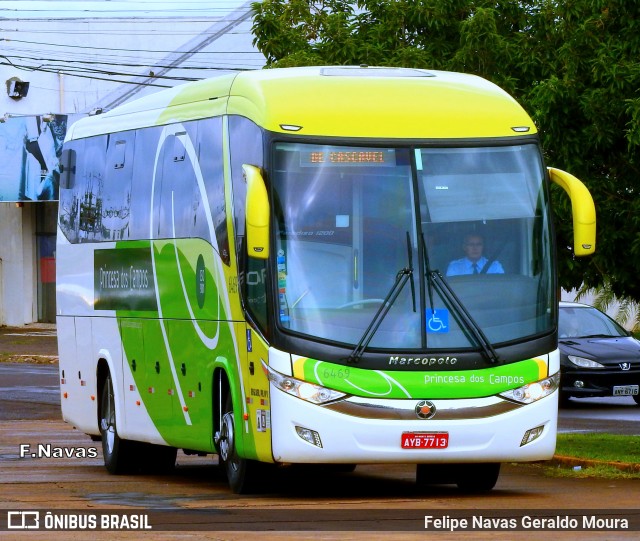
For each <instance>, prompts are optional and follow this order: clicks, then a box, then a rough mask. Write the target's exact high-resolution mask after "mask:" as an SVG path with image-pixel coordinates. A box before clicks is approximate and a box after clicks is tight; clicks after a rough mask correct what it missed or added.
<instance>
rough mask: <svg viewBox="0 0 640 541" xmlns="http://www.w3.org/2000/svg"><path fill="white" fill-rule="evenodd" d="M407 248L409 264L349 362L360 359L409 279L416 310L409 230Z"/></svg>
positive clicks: (396, 280)
mask: <svg viewBox="0 0 640 541" xmlns="http://www.w3.org/2000/svg"><path fill="white" fill-rule="evenodd" d="M407 250H408V258H409V266H408V267H405V268H403V269H400V270H399V271H398V273H397V274H396V279H395V281H394V282H393V285H392V286H391V289H390V290H389V293H387V296H386V297H385V298H384V300H383V301H382V304H381V305H380V308H378V311H377V312H376V313H375V315H374V316H373V318H372V319H371V322H370V323H369V326H368V327H367V328H366V329H365V331H364V333H362V337H361V338H360V341H359V342H358V343H357V344H356V347H355V348H354V349H353V351H352V352H351V355H349V358H348V359H347V362H349V363H357V362H358V361H359V360H360V357H362V354H363V353H364V350H365V349H367V346H368V345H369V342H371V340H372V339H373V336H374V335H375V334H376V332H377V330H378V328H379V327H380V325H382V322H383V321H384V318H385V317H387V314H388V313H389V310H391V307H392V306H393V304H394V303H395V302H396V299H397V298H398V297H399V296H400V293H402V289H403V288H404V286H405V285H406V283H407V281H409V280H410V281H411V298H412V300H413V311H414V312H415V311H416V290H415V284H414V281H413V257H412V255H411V239H410V236H409V232H407Z"/></svg>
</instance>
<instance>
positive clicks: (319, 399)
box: [262, 361, 347, 404]
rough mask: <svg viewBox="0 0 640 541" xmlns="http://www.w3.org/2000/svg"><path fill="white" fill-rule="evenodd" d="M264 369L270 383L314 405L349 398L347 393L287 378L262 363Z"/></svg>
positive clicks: (291, 377) (290, 377)
mask: <svg viewBox="0 0 640 541" xmlns="http://www.w3.org/2000/svg"><path fill="white" fill-rule="evenodd" d="M262 368H263V369H264V372H265V374H266V375H267V378H268V379H269V381H270V382H272V383H273V384H274V385H275V386H276V387H277V388H278V389H280V390H281V391H284V392H285V393H288V394H290V395H292V396H295V397H296V398H300V399H302V400H306V401H307V402H311V403H313V404H326V403H327V402H334V401H336V400H340V399H342V398H344V397H345V396H347V395H346V393H342V392H340V391H335V390H333V389H327V388H326V387H322V386H320V385H316V384H314V383H309V382H308V381H302V380H299V379H297V378H294V377H293V376H285V375H284V374H281V373H280V372H276V371H275V370H273V369H272V368H270V367H268V366H267V365H266V364H265V362H264V361H262Z"/></svg>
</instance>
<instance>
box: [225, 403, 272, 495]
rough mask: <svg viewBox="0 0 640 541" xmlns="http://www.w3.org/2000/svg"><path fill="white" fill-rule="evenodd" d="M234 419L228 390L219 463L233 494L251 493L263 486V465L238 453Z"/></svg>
mask: <svg viewBox="0 0 640 541" xmlns="http://www.w3.org/2000/svg"><path fill="white" fill-rule="evenodd" d="M234 420H235V418H234V413H233V401H232V399H231V392H229V393H228V394H227V400H226V403H225V407H224V412H223V415H222V426H221V427H220V438H219V453H220V463H221V464H222V466H223V467H224V470H225V473H226V475H227V481H228V483H229V487H231V490H232V491H233V492H234V493H235V494H251V493H254V492H256V491H257V490H258V488H265V485H264V484H263V481H265V479H264V475H265V465H264V464H262V463H260V462H257V461H255V460H250V459H247V458H241V457H240V456H239V455H238V451H237V446H236V436H235V425H234Z"/></svg>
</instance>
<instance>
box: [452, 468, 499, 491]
mask: <svg viewBox="0 0 640 541" xmlns="http://www.w3.org/2000/svg"><path fill="white" fill-rule="evenodd" d="M460 466H461V467H460V470H459V471H458V473H457V479H456V484H457V485H458V488H459V489H460V490H462V491H464V492H473V493H477V492H488V491H490V490H492V489H493V487H495V486H496V483H497V482H498V477H499V476H500V463H499V462H489V463H481V464H460Z"/></svg>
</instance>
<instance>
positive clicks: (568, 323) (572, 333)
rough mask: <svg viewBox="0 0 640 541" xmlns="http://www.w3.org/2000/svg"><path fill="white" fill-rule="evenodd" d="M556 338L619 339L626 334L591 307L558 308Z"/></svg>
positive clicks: (609, 319) (616, 324)
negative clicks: (558, 319) (558, 317)
mask: <svg viewBox="0 0 640 541" xmlns="http://www.w3.org/2000/svg"><path fill="white" fill-rule="evenodd" d="M558 336H559V337H560V339H563V338H588V337H609V336H611V337H619V336H627V332H626V331H625V330H624V329H623V328H622V327H621V326H620V325H618V323H616V322H615V321H614V320H613V319H611V318H610V317H609V316H607V315H606V314H604V313H602V312H600V310H597V309H596V308H591V307H587V306H584V307H582V306H581V307H568V306H562V307H560V321H559V325H558Z"/></svg>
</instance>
